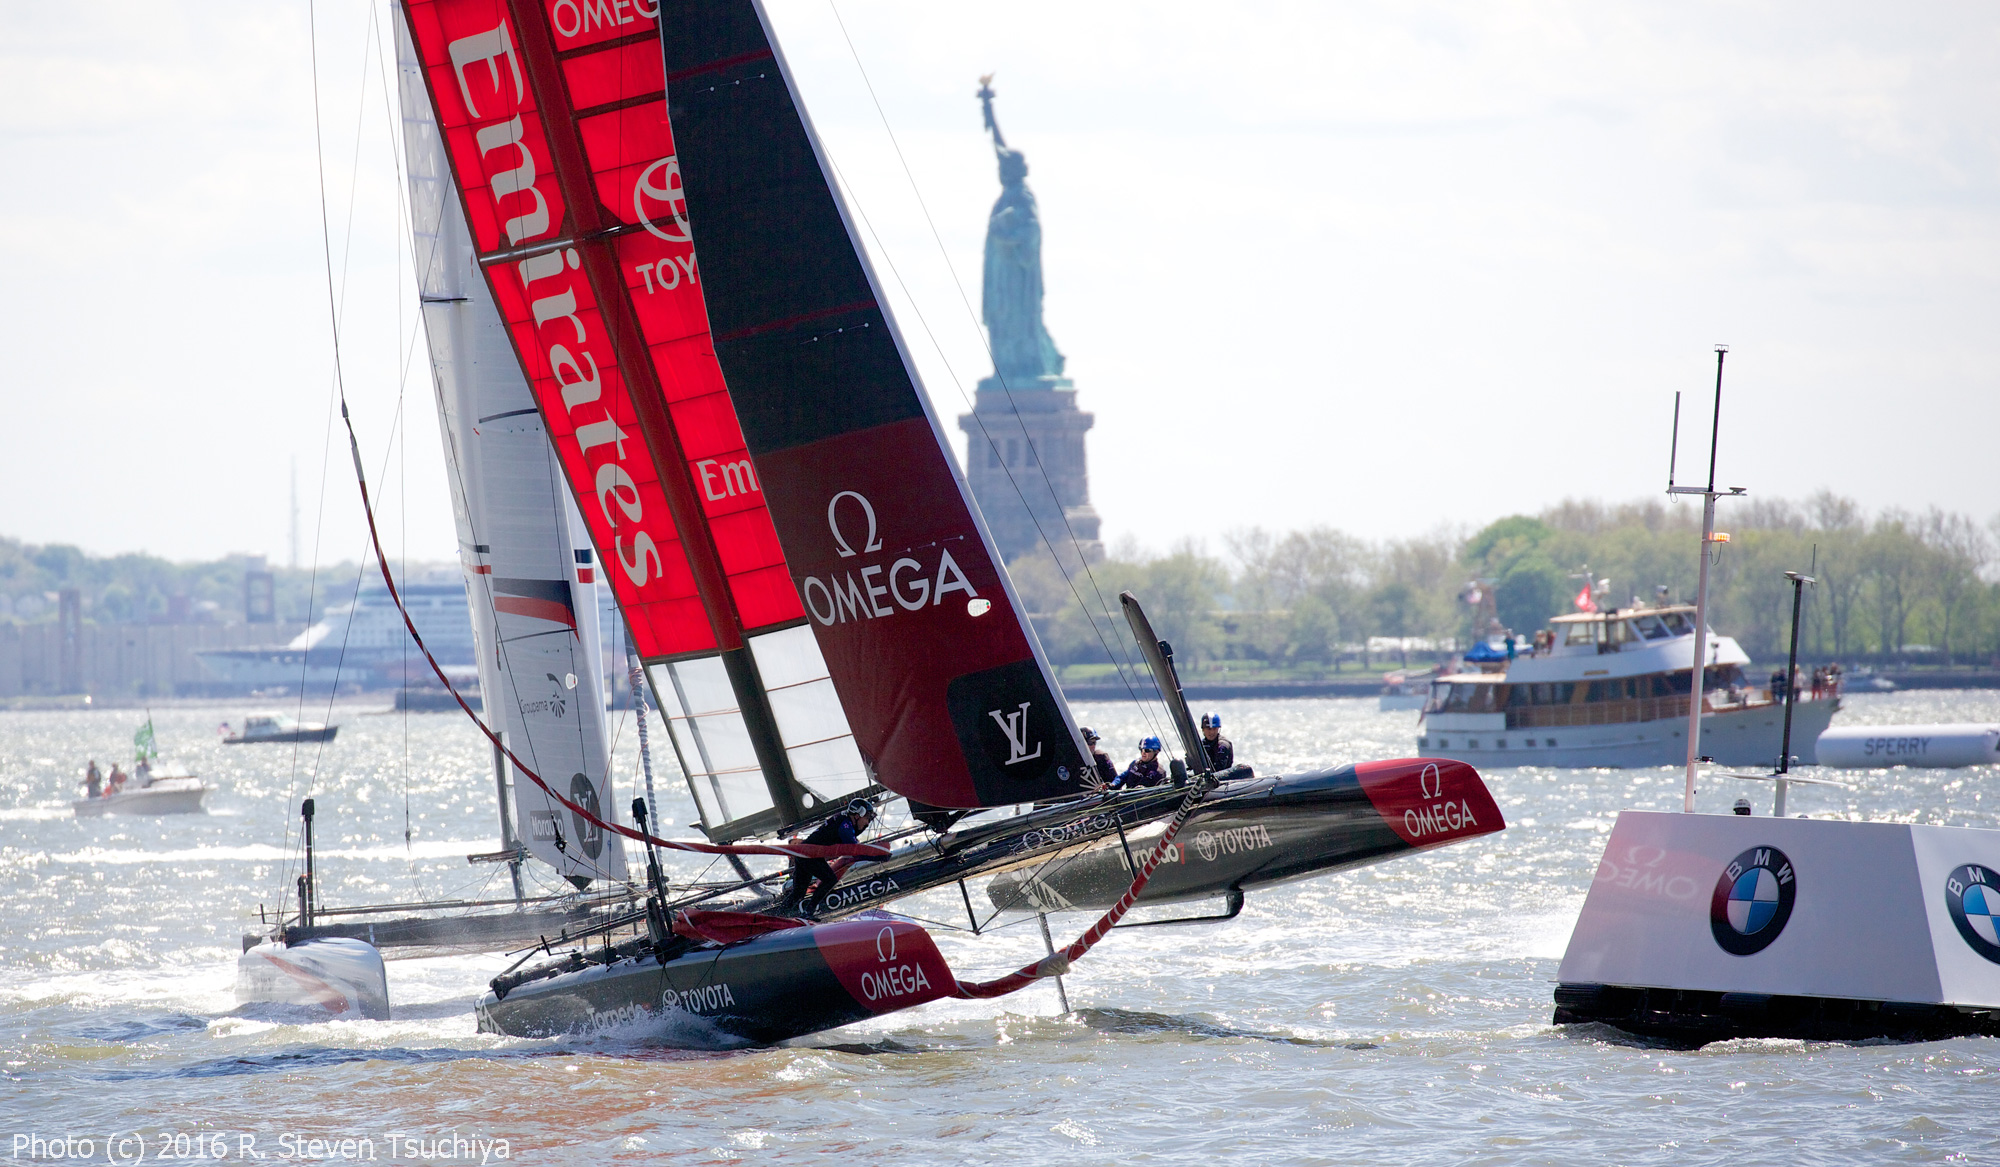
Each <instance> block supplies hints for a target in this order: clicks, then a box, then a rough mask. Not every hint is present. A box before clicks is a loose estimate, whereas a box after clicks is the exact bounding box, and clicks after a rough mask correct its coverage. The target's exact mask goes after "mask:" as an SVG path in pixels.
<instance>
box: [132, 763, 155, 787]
mask: <svg viewBox="0 0 2000 1167" xmlns="http://www.w3.org/2000/svg"><path fill="white" fill-rule="evenodd" d="M132 777H134V778H136V779H138V781H139V789H141V790H144V789H145V788H146V787H148V786H151V785H152V784H153V761H152V759H151V758H140V759H139V762H138V764H137V765H135V766H133V767H132Z"/></svg>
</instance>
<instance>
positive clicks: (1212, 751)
mask: <svg viewBox="0 0 2000 1167" xmlns="http://www.w3.org/2000/svg"><path fill="white" fill-rule="evenodd" d="M1201 748H1202V749H1203V750H1204V751H1205V752H1206V753H1207V754H1208V768H1209V769H1210V770H1213V771H1214V772H1215V773H1217V774H1224V773H1227V772H1228V771H1229V769H1230V767H1232V766H1234V765H1236V747H1235V746H1234V745H1231V744H1230V742H1229V739H1228V738H1226V737H1223V736H1222V714H1220V713H1213V712H1211V713H1204V714H1202V715H1201Z"/></svg>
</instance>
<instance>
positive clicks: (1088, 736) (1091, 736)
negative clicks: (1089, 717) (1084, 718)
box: [1077, 725, 1098, 742]
mask: <svg viewBox="0 0 2000 1167" xmlns="http://www.w3.org/2000/svg"><path fill="white" fill-rule="evenodd" d="M1077 728H1078V729H1080V730H1082V731H1083V740H1084V741H1087V742H1094V741H1096V740H1098V738H1097V731H1096V730H1094V729H1092V728H1090V727H1089V726H1087V725H1079V726H1077Z"/></svg>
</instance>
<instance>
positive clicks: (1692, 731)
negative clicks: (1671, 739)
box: [1667, 344, 1743, 814]
mask: <svg viewBox="0 0 2000 1167" xmlns="http://www.w3.org/2000/svg"><path fill="white" fill-rule="evenodd" d="M1728 354H1729V346H1728V345H1726V344H1719V345H1716V346H1715V416H1714V419H1713V420H1712V421H1711V422H1710V423H1709V430H1708V485H1707V486H1675V485H1674V466H1673V462H1674V458H1675V457H1676V455H1677V454H1678V452H1679V448H1680V420H1681V396H1680V394H1678V393H1676V394H1674V452H1673V453H1670V454H1669V455H1668V461H1667V493H1668V494H1698V495H1700V496H1701V578H1700V582H1699V583H1697V584H1696V585H1695V593H1694V662H1693V664H1694V667H1693V669H1692V670H1691V672H1690V673H1689V676H1688V726H1687V788H1686V791H1685V792H1684V793H1683V794H1682V796H1681V810H1682V811H1683V812H1685V813H1687V814H1693V813H1694V767H1695V763H1697V762H1700V761H1704V760H1706V759H1705V758H1704V757H1703V756H1702V752H1701V699H1702V682H1703V680H1705V679H1706V678H1705V674H1706V672H1707V669H1708V562H1709V557H1710V555H1711V554H1713V552H1714V549H1715V543H1716V541H1717V540H1716V538H1715V500H1716V499H1718V498H1721V497H1723V496H1724V495H1729V496H1732V497H1734V496H1737V495H1741V494H1742V493H1743V488H1742V487H1740V486H1732V487H1730V488H1729V489H1728V490H1726V491H1718V490H1716V489H1715V444H1716V439H1717V437H1719V436H1720V434H1721V431H1722V360H1723V358H1724V357H1725V356H1727V355H1728ZM1723 538H1724V539H1727V538H1728V536H1726V535H1725V536H1723Z"/></svg>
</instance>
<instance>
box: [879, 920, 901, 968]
mask: <svg viewBox="0 0 2000 1167" xmlns="http://www.w3.org/2000/svg"><path fill="white" fill-rule="evenodd" d="M875 959H876V960H877V961H879V962H880V963H882V964H888V963H889V962H890V961H892V960H894V959H896V930H895V929H894V928H884V929H882V930H881V931H880V932H877V933H876V934H875Z"/></svg>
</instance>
